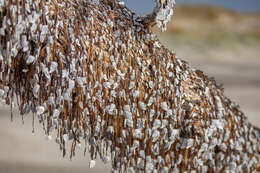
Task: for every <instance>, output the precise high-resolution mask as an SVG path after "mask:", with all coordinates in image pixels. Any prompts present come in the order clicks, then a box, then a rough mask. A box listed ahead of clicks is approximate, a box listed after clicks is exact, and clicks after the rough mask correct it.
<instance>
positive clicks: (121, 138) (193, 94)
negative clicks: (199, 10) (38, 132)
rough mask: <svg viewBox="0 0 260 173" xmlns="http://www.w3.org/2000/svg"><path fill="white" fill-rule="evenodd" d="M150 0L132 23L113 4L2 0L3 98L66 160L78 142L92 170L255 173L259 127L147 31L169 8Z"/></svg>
mask: <svg viewBox="0 0 260 173" xmlns="http://www.w3.org/2000/svg"><path fill="white" fill-rule="evenodd" d="M21 2H22V3H21ZM155 3H156V5H155V8H154V10H153V12H152V13H151V14H148V15H146V16H143V17H136V16H135V14H134V13H133V12H132V11H130V10H129V9H128V8H127V7H125V6H124V4H123V3H122V2H119V1H117V0H111V1H110V0H102V1H99V0H95V1H93V0H64V1H55V0H49V1H45V0H36V1H31V0H23V1H21V0H13V1H3V0H2V1H1V0H0V68H1V70H0V98H1V101H4V102H5V103H6V104H9V105H10V106H11V107H13V105H14V103H16V104H18V109H19V111H20V113H21V115H23V114H26V113H29V112H32V113H33V115H37V117H38V118H39V120H40V122H41V123H42V125H43V130H44V132H45V133H46V138H47V139H49V140H50V139H51V138H52V135H53V132H56V135H55V136H56V142H57V143H58V144H59V145H60V149H61V151H62V152H63V155H64V156H65V155H66V154H67V153H70V157H73V156H74V155H75V149H76V148H77V147H80V146H81V145H82V143H83V142H85V143H86V147H85V151H88V152H89V155H90V158H91V161H90V163H89V167H91V168H92V167H94V166H95V165H96V161H95V159H96V158H97V157H98V156H99V157H100V158H101V160H103V162H104V163H108V162H109V163H111V164H112V170H114V171H121V172H122V171H125V170H127V171H129V172H152V171H153V172H156V171H157V172H184V171H187V172H225V171H227V172H228V171H230V172H253V171H255V170H259V168H260V130H259V129H258V128H256V127H254V126H252V125H251V124H250V123H249V122H248V120H247V118H246V117H245V116H244V114H243V113H242V112H241V111H240V110H239V109H238V106H237V105H236V104H234V103H233V102H231V101H230V100H229V99H228V98H226V97H225V96H224V94H223V90H222V88H220V87H219V86H218V85H217V84H216V82H215V81H214V80H212V79H210V78H208V77H207V76H206V75H204V74H203V72H201V71H199V70H196V69H192V68H190V67H189V65H188V64H187V63H186V62H184V61H182V60H180V59H178V58H177V57H176V55H175V54H174V53H172V52H171V51H169V50H167V49H166V48H165V47H163V45H162V44H161V43H160V41H159V40H158V39H157V38H156V36H155V35H154V34H152V33H151V31H150V30H149V27H150V26H153V25H155V24H157V25H158V26H159V28H161V29H162V30H165V29H166V23H167V22H169V20H170V17H171V16H172V14H173V7H174V0H155ZM195 88H196V89H195ZM14 98H17V102H14ZM33 117H34V116H33ZM67 144H71V149H70V152H68V150H69V149H68V148H67V146H68V145H67Z"/></svg>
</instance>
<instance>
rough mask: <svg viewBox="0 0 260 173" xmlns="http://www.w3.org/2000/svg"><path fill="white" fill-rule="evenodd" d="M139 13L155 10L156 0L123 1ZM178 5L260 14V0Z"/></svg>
mask: <svg viewBox="0 0 260 173" xmlns="http://www.w3.org/2000/svg"><path fill="white" fill-rule="evenodd" d="M122 1H124V2H125V3H126V5H127V6H128V7H129V8H130V9H132V10H134V11H135V12H138V13H141V14H142V13H146V12H149V11H151V9H152V8H153V1H154V0H122ZM175 1H176V3H177V4H211V5H218V6H223V7H225V8H227V9H232V10H237V11H242V12H256V11H258V12H260V0H175Z"/></svg>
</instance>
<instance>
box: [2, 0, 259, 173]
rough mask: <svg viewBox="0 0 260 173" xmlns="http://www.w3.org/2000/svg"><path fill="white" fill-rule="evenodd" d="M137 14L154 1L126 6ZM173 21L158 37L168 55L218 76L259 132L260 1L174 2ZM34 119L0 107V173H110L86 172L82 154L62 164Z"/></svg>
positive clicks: (105, 169)
mask: <svg viewBox="0 0 260 173" xmlns="http://www.w3.org/2000/svg"><path fill="white" fill-rule="evenodd" d="M125 3H126V5H127V6H128V7H129V8H130V9H132V10H133V11H135V12H136V13H138V14H144V13H147V12H149V11H151V10H152V8H153V0H125ZM176 3H177V5H176V10H175V15H174V16H173V19H172V21H171V23H170V24H168V30H167V32H165V33H161V32H160V31H158V30H157V29H156V28H155V29H154V32H155V33H156V34H157V35H158V38H159V39H160V40H161V42H163V44H164V45H165V46H166V47H168V48H169V49H171V50H173V51H174V52H176V54H177V56H178V57H179V58H181V59H183V60H185V61H187V62H189V64H190V66H192V67H195V68H198V69H201V70H203V71H204V72H205V74H207V75H209V76H211V77H212V76H214V77H215V79H216V80H217V82H218V83H221V84H223V85H224V88H225V95H226V96H228V97H229V98H231V99H232V100H233V101H235V102H236V103H237V104H239V105H240V107H241V110H243V112H244V113H245V115H246V116H247V117H248V118H249V121H250V122H251V123H253V124H254V125H255V126H258V127H260V1H259V0H246V1H245V0H178V1H177V0H176ZM31 121H32V120H31V116H27V117H25V120H24V124H22V120H21V117H20V116H19V115H18V114H17V113H15V118H14V122H12V123H11V122H10V111H9V108H8V107H5V106H1V107H0V173H17V172H19V173H23V172H24V173H45V172H48V173H57V172H62V173H72V172H73V173H75V172H77V173H81V172H82V173H83V172H84V173H86V172H89V173H91V172H93V173H94V172H101V171H102V172H110V170H109V169H110V167H109V165H106V166H104V165H103V164H102V163H100V162H98V163H97V166H96V167H95V168H94V169H89V168H88V162H89V158H88V156H86V157H84V156H83V151H82V150H83V148H84V146H83V147H82V148H81V149H79V152H78V153H77V154H76V157H75V158H74V159H73V161H70V160H69V158H68V156H67V157H65V158H63V157H62V153H61V152H60V150H59V146H58V145H57V144H56V143H55V140H54V139H52V140H51V141H48V140H46V137H45V136H44V134H43V130H42V128H41V126H40V125H39V124H36V125H35V127H36V131H35V133H34V134H32V122H31Z"/></svg>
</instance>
